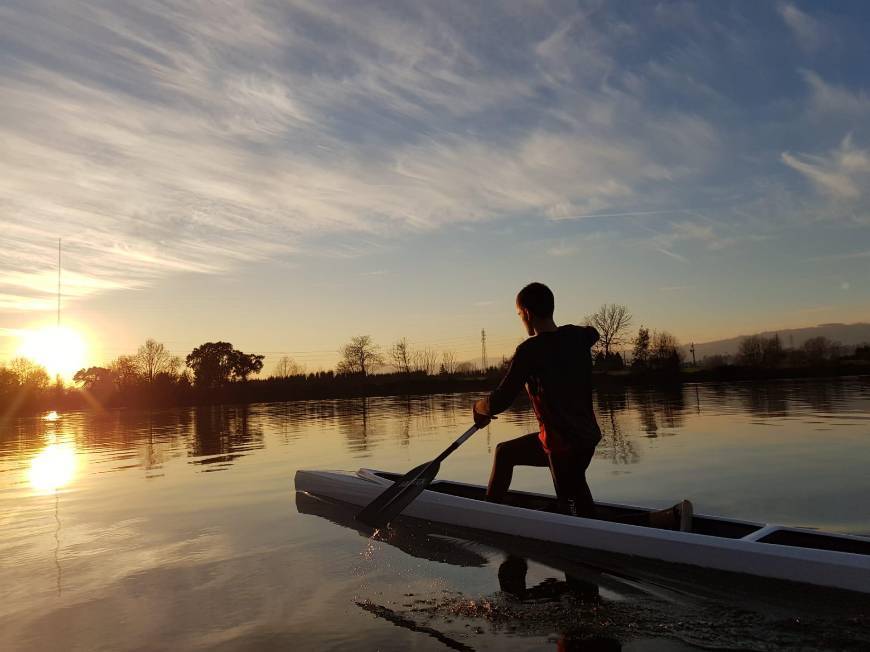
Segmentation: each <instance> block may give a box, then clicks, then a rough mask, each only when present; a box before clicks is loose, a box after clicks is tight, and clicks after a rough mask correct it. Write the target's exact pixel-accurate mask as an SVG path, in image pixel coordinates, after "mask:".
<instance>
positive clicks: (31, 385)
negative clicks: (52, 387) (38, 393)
mask: <svg viewBox="0 0 870 652" xmlns="http://www.w3.org/2000/svg"><path fill="white" fill-rule="evenodd" d="M8 369H9V371H10V372H12V375H13V376H14V378H15V381H16V382H17V383H18V385H19V386H21V387H24V388H26V389H30V390H34V389H45V388H46V387H48V386H49V384H50V383H51V378H50V377H49V375H48V372H47V371H46V370H45V367H43V366H41V365H38V364H36V363H35V362H31V361H30V360H28V359H27V358H15V359H14V360H13V361H12V362H10V363H9V367H8Z"/></svg>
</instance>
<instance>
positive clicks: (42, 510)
mask: <svg viewBox="0 0 870 652" xmlns="http://www.w3.org/2000/svg"><path fill="white" fill-rule="evenodd" d="M473 398H475V396H474V395H468V394H466V395H435V396H411V397H369V398H366V399H365V400H362V399H355V400H327V401H299V402H293V403H274V404H254V405H250V406H224V407H203V408H189V407H182V408H176V409H168V410H154V411H144V410H106V411H102V412H79V413H64V414H59V415H58V418H57V419H54V420H46V419H44V418H43V417H42V416H39V417H33V418H22V419H7V420H5V421H2V422H0V559H3V564H0V586H3V588H4V600H2V601H0V622H2V623H3V626H2V627H0V649H69V648H71V647H76V648H77V649H78V648H80V649H130V648H133V647H136V646H137V645H139V644H140V643H139V642H140V641H142V640H148V641H149V642H150V643H149V644H150V645H151V646H152V647H155V648H165V649H179V648H187V647H191V646H192V645H194V644H196V645H202V646H208V647H218V646H220V645H225V646H226V647H227V648H231V649H263V648H265V647H269V645H268V643H267V642H268V641H271V640H274V641H278V642H280V643H281V644H285V646H286V647H294V648H296V649H308V648H315V647H317V648H324V649H332V648H344V649H352V648H354V646H355V645H357V644H358V641H359V640H364V641H365V642H366V643H367V644H368V643H371V645H370V647H373V648H374V647H380V648H381V649H403V648H405V649H406V648H408V647H413V646H414V645H417V646H420V647H425V644H426V643H428V644H430V645H434V646H436V647H437V646H439V645H441V643H439V642H438V641H436V640H434V639H432V636H431V635H430V636H429V638H428V639H421V637H425V636H426V632H424V631H423V630H409V629H406V628H405V627H403V626H402V625H398V628H397V626H396V625H397V624H398V623H397V622H393V621H389V622H388V620H387V619H385V617H384V616H385V615H386V614H391V615H392V616H395V617H397V618H399V619H405V620H406V621H413V622H414V623H416V624H417V625H420V626H422V627H427V628H429V629H430V630H432V632H437V633H439V634H443V635H444V636H446V637H448V638H450V639H452V640H454V641H457V642H459V643H461V644H463V645H470V646H471V647H474V648H476V649H481V648H487V649H530V648H532V649H541V648H543V649H552V648H553V647H554V646H555V645H556V643H557V642H558V639H559V637H563V641H562V644H563V647H565V648H568V649H570V645H574V644H575V642H576V641H581V642H582V645H584V646H586V647H585V648H584V647H581V648H580V649H588V648H590V647H591V646H592V643H590V641H594V640H595V638H596V637H598V638H601V639H610V640H613V639H618V640H621V641H622V642H623V643H625V642H626V641H629V640H631V641H634V640H636V638H637V637H638V636H640V637H647V638H657V637H662V636H667V637H669V639H668V641H667V644H668V645H670V644H671V642H672V641H671V639H672V638H674V637H675V638H680V639H683V640H690V641H697V640H700V641H701V642H702V643H704V644H707V643H710V644H713V643H715V644H716V645H718V646H719V647H726V648H727V647H729V646H730V647H736V646H738V645H743V646H744V647H754V648H766V647H776V646H777V645H778V646H779V647H782V648H786V649H789V648H798V647H800V646H801V644H802V643H805V641H806V640H811V641H817V642H821V643H819V644H818V647H829V648H832V649H840V648H844V647H849V646H850V645H851V646H852V647H853V648H859V649H860V648H861V645H863V646H864V647H865V648H868V649H870V641H868V640H867V639H868V636H870V634H868V632H870V627H868V623H870V616H868V615H867V614H866V613H864V614H859V615H858V616H853V615H848V616H847V615H843V616H842V617H841V619H840V621H839V622H838V623H836V626H831V627H826V626H824V627H820V628H819V627H813V628H810V629H804V627H805V623H806V622H807V620H806V617H805V613H807V612H808V611H809V613H810V618H812V614H813V613H816V614H818V613H821V612H822V611H824V610H825V609H827V610H828V611H827V612H826V613H828V616H826V617H830V618H833V616H831V615H830V613H831V611H839V613H841V614H847V613H848V609H845V608H841V607H840V606H837V607H836V608H834V607H833V606H832V607H830V608H829V606H828V603H827V601H821V604H818V603H816V604H814V605H813V606H812V607H813V608H812V609H804V608H803V607H802V606H801V605H800V604H799V603H800V602H801V601H805V600H807V599H809V598H810V597H812V596H808V595H806V594H798V593H796V592H794V591H792V592H791V593H784V594H776V595H774V596H773V597H772V598H771V599H770V600H767V601H766V602H765V605H766V606H765V607H764V609H769V607H770V605H771V604H775V608H776V609H777V610H779V611H777V612H776V613H777V615H776V616H773V617H772V616H769V613H770V612H769V610H768V611H765V610H764V609H760V610H754V609H755V607H752V609H753V610H754V611H753V612H752V614H749V615H746V614H745V613H741V612H739V610H737V607H734V608H733V609H732V608H731V607H733V605H731V603H728V600H729V596H728V595H723V594H724V593H730V594H733V595H738V596H740V599H739V601H740V602H741V603H743V604H742V606H743V607H745V608H746V609H749V607H748V606H746V605H747V604H748V603H750V602H751V603H752V604H755V602H756V601H758V599H759V598H758V596H759V595H762V594H763V593H764V585H762V586H758V585H748V586H743V585H741V586H739V587H733V586H732V587H729V588H728V590H727V591H719V592H714V591H713V590H712V588H711V587H712V586H713V583H712V582H710V581H709V578H707V577H706V576H704V577H699V576H696V575H693V574H692V573H690V572H685V573H682V572H681V573H680V574H679V575H678V576H675V575H674V574H673V573H672V572H671V573H664V572H663V571H657V570H656V569H649V568H644V569H642V570H643V572H640V570H639V569H638V568H637V567H636V566H632V567H631V568H630V569H626V568H623V567H620V566H618V565H613V564H612V561H609V560H607V559H604V558H597V557H584V558H583V560H582V563H580V561H579V560H578V559H577V558H576V557H574V558H572V557H570V556H569V555H567V554H562V553H560V552H559V551H558V550H555V549H553V548H552V547H551V546H547V547H546V549H541V548H542V547H541V546H537V547H531V548H530V547H528V546H526V547H523V546H522V545H521V542H519V541H513V540H508V541H504V540H489V539H486V538H485V537H482V536H478V535H477V534H475V535H474V536H471V535H470V534H469V533H467V532H465V533H463V532H457V531H447V530H443V529H442V530H436V529H433V528H428V527H424V528H422V529H421V528H417V527H414V526H413V525H412V524H404V526H403V527H397V528H393V529H392V530H390V531H388V532H387V533H385V534H384V535H383V536H380V537H379V538H378V539H376V540H371V539H368V537H369V536H370V535H371V532H370V531H367V530H366V529H365V528H362V527H353V529H349V528H344V527H336V526H335V525H333V523H332V522H331V521H335V522H340V521H341V515H340V514H338V515H336V514H334V513H331V512H328V510H327V508H321V509H320V512H319V514H318V515H319V516H324V517H325V518H326V519H327V520H324V518H317V517H313V516H309V515H308V514H309V513H311V512H312V511H313V510H312V508H310V507H305V506H304V505H303V503H302V502H299V503H298V505H299V507H298V511H297V509H294V508H293V496H292V495H291V494H290V491H289V490H290V488H291V487H292V477H293V473H294V471H295V470H296V469H297V468H319V469H341V468H343V469H355V468H358V467H359V466H361V465H366V466H373V467H376V468H383V469H389V470H399V471H406V470H407V469H409V468H412V467H413V466H416V465H417V464H419V463H420V462H421V461H423V460H426V459H431V457H432V456H433V455H434V454H435V453H437V452H439V451H440V450H442V449H443V448H444V447H446V446H447V444H449V443H450V442H451V441H453V439H455V437H456V436H457V434H458V433H459V432H461V431H462V430H464V429H465V428H466V427H467V426H468V423H467V422H468V419H469V405H470V404H471V400H472V399H473ZM595 401H596V409H597V411H598V415H599V420H600V422H601V426H602V429H603V431H604V440H603V441H602V442H601V445H600V446H599V448H598V451H597V453H596V456H595V459H594V460H593V463H592V465H591V466H590V471H589V478H590V485H591V486H592V488H593V491H594V493H595V495H596V497H597V498H599V499H600V500H605V501H613V502H629V503H635V502H636V503H640V504H646V505H665V504H671V503H673V501H674V500H675V499H678V498H680V497H683V496H687V497H690V498H691V499H693V500H694V501H695V504H696V507H697V508H698V510H699V511H705V512H710V513H716V514H721V515H724V516H732V517H735V518H742V519H746V520H759V521H760V520H765V521H775V522H782V523H785V524H788V525H805V526H810V527H819V528H822V529H825V530H834V531H842V532H852V533H866V534H870V511H868V509H867V501H866V497H867V495H868V493H870V478H868V474H867V471H866V460H867V459H868V458H870V379H866V378H853V379H842V380H836V381H835V380H825V381H819V380H814V381H785V382H772V383H735V384H730V385H726V384H720V385H688V386H684V387H682V388H679V387H671V388H668V387H661V388H657V387H649V388H623V389H613V390H607V391H601V392H598V393H597V394H596V397H595ZM534 427H535V420H534V415H533V414H532V412H531V410H530V409H529V407H528V405H527V404H524V403H522V402H518V403H517V405H516V406H515V407H514V408H513V409H511V410H510V411H509V412H507V413H505V414H504V415H501V418H500V419H499V420H498V421H497V422H494V423H493V424H492V425H491V426H490V427H489V428H487V430H486V432H485V433H479V434H478V435H476V436H475V437H474V438H472V439H471V440H469V441H468V442H467V443H466V444H465V445H464V446H463V447H462V449H460V450H459V451H457V452H456V453H455V454H454V455H452V456H451V457H450V458H449V459H448V460H447V461H446V462H445V464H444V466H443V467H442V470H441V477H444V478H449V479H452V480H456V481H461V482H469V483H473V484H481V483H483V482H485V481H486V477H487V475H488V471H489V468H490V464H491V460H492V449H493V447H494V446H495V445H496V444H498V443H499V442H500V441H504V440H507V439H510V438H513V437H516V436H517V435H521V434H524V433H526V432H530V431H531V430H533V429H534ZM820 430H825V432H824V433H820V432H819V431H820ZM653 435H654V436H653ZM212 470H221V471H224V472H222V473H207V474H206V473H204V472H205V471H212ZM527 471H528V472H524V471H522V470H520V471H518V473H517V475H516V476H515V484H516V488H518V489H525V490H529V491H540V492H551V491H552V481H551V479H550V477H549V474H548V473H546V472H545V471H542V470H540V469H528V470H527ZM298 500H300V501H301V500H302V499H301V497H300V498H299V499H298ZM363 537H366V538H363ZM369 547H371V548H372V550H373V554H372V555H370V556H369V557H368V558H363V557H362V556H361V549H365V550H367V549H369ZM510 556H513V557H515V558H523V559H525V560H526V575H525V579H524V580H523V585H522V586H521V583H520V580H519V579H518V577H519V576H518V575H512V574H511V572H510V571H511V570H518V569H520V564H518V563H516V562H511V564H508V566H507V567H506V568H502V570H501V573H500V572H499V568H500V566H502V564H503V563H504V562H505V561H506V560H507V559H509V558H510ZM61 565H62V568H61ZM61 571H62V572H61ZM500 574H501V579H502V581H501V582H499V575H500ZM581 582H585V583H587V584H588V585H589V586H587V585H586V584H581ZM593 586H595V587H597V597H596V589H594V588H592V587H593ZM288 587H292V590H288ZM61 589H62V591H61ZM548 591H551V592H552V595H551V596H550V597H547V595H546V594H547V592H548ZM409 592H413V593H415V597H414V598H404V597H403V594H405V593H409ZM131 595H135V597H136V600H135V601H132V602H131V600H130V596H131ZM814 595H815V593H813V596H814ZM687 596H688V597H687ZM355 598H359V600H358V601H360V602H363V601H364V599H368V600H369V601H370V603H371V604H372V605H376V606H378V607H383V609H380V610H379V612H378V613H375V612H374V611H371V610H366V609H362V608H358V607H357V606H356V605H355V604H354V601H355ZM418 599H419V600H423V601H425V602H422V603H417V602H415V601H416V600H418ZM790 600H791V602H789V601H790ZM723 601H725V602H726V603H728V604H729V605H731V606H729V607H728V608H727V609H722V607H721V604H722V602H723ZM405 603H414V604H412V605H411V606H405ZM830 604H831V605H834V604H835V602H834V601H830ZM783 605H786V606H783ZM213 613H220V614H221V615H222V617H221V618H220V619H217V620H216V619H214V618H212V617H210V616H209V614H213ZM337 614H339V615H340V617H337ZM758 614H762V615H758ZM765 614H767V615H765ZM795 614H799V615H800V618H801V627H800V628H797V627H791V629H789V628H788V627H786V626H785V625H782V626H780V625H781V624H782V623H784V622H790V623H793V622H794V620H793V619H792V620H790V621H787V618H790V617H792V616H794V615H795ZM765 619H766V620H765ZM850 619H853V620H850ZM856 619H857V620H856ZM119 620H123V621H124V622H125V623H126V624H128V626H125V627H124V628H118V627H117V622H119ZM769 621H772V622H774V623H775V624H774V626H773V627H772V628H766V625H765V623H767V622H769ZM777 623H779V624H777ZM466 626H467V627H466ZM478 630H479V633H478ZM130 632H133V633H132V634H131V633H130ZM553 632H558V633H559V636H557V637H555V638H554V637H553V636H551V635H552V634H553ZM204 636H205V637H206V640H202V637H204ZM270 636H274V637H275V638H274V639H270V638H269V637H270ZM572 637H573V638H572ZM838 637H839V638H838ZM862 637H863V638H862ZM421 640H423V643H421V642H420V641H421ZM439 640H440V639H439ZM856 640H857V641H860V643H857V644H856V643H855V642H854V641H856ZM194 641H195V643H193V642H194ZM745 641H749V643H745ZM278 646H279V645H278V643H276V644H275V645H274V646H273V647H278ZM633 647H636V646H633ZM638 649H642V646H641V648H638Z"/></svg>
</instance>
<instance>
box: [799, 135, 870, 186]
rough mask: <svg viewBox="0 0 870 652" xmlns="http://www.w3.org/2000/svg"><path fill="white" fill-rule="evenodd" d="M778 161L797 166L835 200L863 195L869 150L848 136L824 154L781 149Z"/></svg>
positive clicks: (868, 174)
mask: <svg viewBox="0 0 870 652" xmlns="http://www.w3.org/2000/svg"><path fill="white" fill-rule="evenodd" d="M782 162H783V163H785V164H786V165H788V166H789V167H790V168H792V169H794V170H797V171H798V172H800V173H801V174H803V175H804V176H805V177H807V178H808V179H809V180H810V181H812V182H813V184H815V186H816V187H817V188H818V189H819V190H821V191H822V192H823V193H825V194H826V195H828V196H829V197H832V198H833V199H839V200H857V199H860V198H862V197H864V196H866V192H867V191H866V188H867V183H868V182H870V151H868V150H866V149H860V148H858V147H855V145H854V143H853V142H852V136H851V135H848V136H846V137H845V138H844V139H843V141H842V142H841V143H840V146H839V147H837V148H836V149H835V150H833V151H831V152H829V153H828V154H827V155H821V156H820V155H813V154H791V153H789V152H783V153H782Z"/></svg>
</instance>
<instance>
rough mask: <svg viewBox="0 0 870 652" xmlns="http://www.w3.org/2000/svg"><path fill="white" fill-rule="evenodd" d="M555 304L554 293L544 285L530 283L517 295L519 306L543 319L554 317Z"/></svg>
mask: <svg viewBox="0 0 870 652" xmlns="http://www.w3.org/2000/svg"><path fill="white" fill-rule="evenodd" d="M554 304H555V299H554V298H553V292H552V291H551V290H550V288H548V287H547V286H546V285H544V284H543V283H529V284H528V285H527V286H526V287H524V288H523V289H522V290H520V293H519V294H518V295H517V305H518V306H519V307H520V308H525V309H526V310H528V311H529V312H530V313H532V314H533V315H534V316H535V317H540V318H541V319H548V318H551V317H552V316H553V307H554Z"/></svg>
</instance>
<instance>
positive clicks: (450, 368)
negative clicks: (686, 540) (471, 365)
mask: <svg viewBox="0 0 870 652" xmlns="http://www.w3.org/2000/svg"><path fill="white" fill-rule="evenodd" d="M440 372H441V373H444V374H447V375H448V376H452V375H453V374H455V373H456V354H455V353H454V352H453V351H444V352H443V353H442V354H441V369H440Z"/></svg>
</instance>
